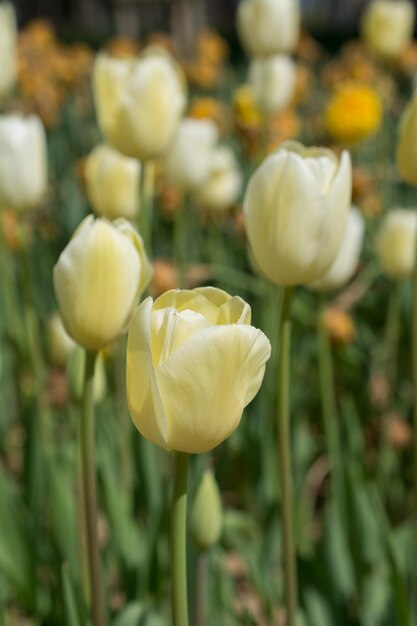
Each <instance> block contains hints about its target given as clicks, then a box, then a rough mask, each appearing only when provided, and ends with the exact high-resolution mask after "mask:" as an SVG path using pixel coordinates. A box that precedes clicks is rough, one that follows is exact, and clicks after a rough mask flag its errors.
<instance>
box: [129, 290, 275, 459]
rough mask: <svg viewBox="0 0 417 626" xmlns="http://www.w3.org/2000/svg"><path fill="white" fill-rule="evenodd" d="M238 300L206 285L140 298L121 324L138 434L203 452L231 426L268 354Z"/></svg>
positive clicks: (265, 343) (237, 419)
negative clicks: (124, 324) (125, 328)
mask: <svg viewBox="0 0 417 626" xmlns="http://www.w3.org/2000/svg"><path fill="white" fill-rule="evenodd" d="M250 321H251V310H250V307H249V305H248V304H247V303H246V302H244V301H243V300H242V299H241V298H239V297H236V296H235V297H233V298H232V297H231V296H230V295H229V294H227V293H225V292H224V291H221V290H220V289H215V288H213V287H203V288H200V289H194V290H172V291H168V292H166V293H165V294H163V295H162V296H160V297H159V298H157V299H156V300H155V302H154V301H153V300H152V298H147V299H146V300H145V301H144V302H143V303H142V304H141V305H140V306H139V307H138V309H137V310H136V312H135V314H134V316H133V318H132V321H131V323H130V326H129V334H128V347H127V373H126V384H127V399H128V405H129V410H130V414H131V417H132V419H133V422H134V424H135V426H136V428H137V429H138V430H139V432H140V433H141V434H142V435H143V436H144V437H145V438H146V439H149V440H150V441H152V442H153V443H155V444H157V445H158V446H161V447H162V448H165V449H171V450H177V451H180V452H186V453H198V452H207V451H208V450H211V449H212V448H214V447H216V446H217V445H219V444H220V443H221V442H222V441H224V439H226V437H228V436H229V435H230V434H231V433H233V431H234V430H235V429H236V428H237V426H238V424H239V422H240V418H241V416H242V412H243V409H244V407H245V406H246V405H247V404H248V403H249V402H250V401H251V400H252V399H253V397H254V396H255V394H256V393H257V391H258V389H259V387H260V385H261V382H262V379H263V375H264V372H265V363H266V361H267V360H268V359H269V356H270V350H271V348H270V343H269V341H268V339H267V338H266V337H265V335H264V334H263V333H262V332H261V331H260V330H258V329H256V328H254V327H253V326H251V325H250Z"/></svg>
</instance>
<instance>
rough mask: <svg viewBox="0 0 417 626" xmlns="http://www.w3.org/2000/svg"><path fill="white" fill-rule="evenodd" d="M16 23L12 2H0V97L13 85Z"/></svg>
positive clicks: (15, 57) (14, 80)
mask: <svg viewBox="0 0 417 626" xmlns="http://www.w3.org/2000/svg"><path fill="white" fill-rule="evenodd" d="M16 39H17V25H16V14H15V11H14V8H13V4H11V3H10V2H3V3H1V4H0V68H1V70H0V98H3V97H4V96H6V95H7V94H8V93H9V92H10V91H11V90H12V89H13V87H14V84H15V82H16V71H17V46H16Z"/></svg>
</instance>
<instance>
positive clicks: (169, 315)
mask: <svg viewBox="0 0 417 626" xmlns="http://www.w3.org/2000/svg"><path fill="white" fill-rule="evenodd" d="M209 326H211V324H210V322H209V321H208V319H207V318H206V317H204V315H201V313H196V311H192V310H190V309H185V310H184V311H181V312H179V311H176V310H175V309H173V308H172V307H169V308H167V309H160V310H158V311H154V312H153V313H152V315H151V336H152V360H153V363H154V365H155V366H157V365H162V364H163V363H165V362H166V361H167V360H168V358H169V357H170V355H171V354H172V353H173V352H175V350H178V348H179V347H180V346H182V345H183V344H184V343H185V342H186V341H188V340H189V339H190V338H191V337H193V336H194V335H196V334H197V333H199V332H201V331H202V330H205V329H206V328H208V327H209Z"/></svg>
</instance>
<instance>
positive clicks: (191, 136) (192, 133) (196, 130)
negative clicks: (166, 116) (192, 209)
mask: <svg viewBox="0 0 417 626" xmlns="http://www.w3.org/2000/svg"><path fill="white" fill-rule="evenodd" d="M218 139H219V133H218V130H217V127H216V125H215V124H214V122H212V121H210V120H194V119H185V120H183V121H182V122H181V123H180V125H179V126H178V128H177V132H176V135H175V137H174V140H173V142H172V143H171V146H170V148H169V149H168V152H167V154H166V159H165V166H166V172H167V176H168V178H169V179H170V180H171V182H172V183H174V184H175V185H177V186H178V187H180V188H181V189H184V190H186V191H188V190H190V189H193V188H194V187H196V186H197V185H200V184H201V183H202V182H204V181H205V180H206V178H207V177H208V175H209V167H210V163H211V158H212V155H213V151H214V150H215V148H216V146H217V142H218Z"/></svg>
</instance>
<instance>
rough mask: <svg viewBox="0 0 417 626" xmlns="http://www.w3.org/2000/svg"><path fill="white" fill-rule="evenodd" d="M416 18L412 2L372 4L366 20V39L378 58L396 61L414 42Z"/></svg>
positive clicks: (374, 1)
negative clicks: (412, 41)
mask: <svg viewBox="0 0 417 626" xmlns="http://www.w3.org/2000/svg"><path fill="white" fill-rule="evenodd" d="M414 18H415V8H414V5H413V3H412V2H410V1H409V0H372V2H370V3H369V5H368V6H367V8H366V10H365V12H364V14H363V17H362V22H361V31H362V37H363V39H364V41H365V43H366V45H367V46H368V47H369V49H370V50H371V51H372V52H373V53H374V54H375V55H377V56H379V57H381V58H383V59H395V58H397V57H399V56H400V55H401V53H402V52H404V50H405V49H406V48H407V46H408V45H409V44H410V42H411V40H412V37H413V31H414Z"/></svg>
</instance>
